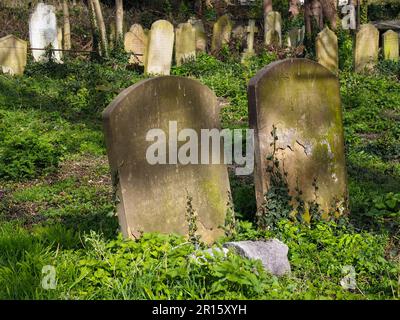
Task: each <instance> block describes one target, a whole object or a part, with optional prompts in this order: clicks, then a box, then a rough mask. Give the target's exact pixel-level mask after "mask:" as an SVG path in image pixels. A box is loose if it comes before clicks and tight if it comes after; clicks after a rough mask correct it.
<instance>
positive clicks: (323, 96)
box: [248, 59, 348, 217]
mask: <svg viewBox="0 0 400 320" xmlns="http://www.w3.org/2000/svg"><path fill="white" fill-rule="evenodd" d="M248 92H249V122H250V128H251V129H254V131H255V152H254V154H255V159H254V163H255V169H254V183H255V187H256V198H257V206H258V207H260V206H262V204H263V202H264V195H265V194H266V193H267V192H268V190H269V187H270V174H271V173H270V172H269V171H268V170H267V169H268V167H270V166H271V164H272V161H271V160H270V159H271V158H269V157H270V156H272V155H274V158H275V160H278V162H279V170H281V173H282V175H283V176H285V178H286V180H287V184H288V188H289V194H290V195H291V196H292V198H293V199H295V198H296V197H297V196H298V195H299V192H298V190H300V191H301V195H300V196H301V197H302V200H303V201H304V203H305V204H306V205H307V206H308V205H309V203H311V202H316V203H318V204H319V206H320V209H321V211H323V213H324V215H323V216H325V217H327V216H328V214H329V213H333V212H335V213H338V214H342V213H346V212H348V209H347V208H348V205H347V174H346V165H345V152H344V135H343V121H342V109H341V102H340V94H339V83H338V79H337V77H336V76H335V75H334V74H333V73H332V72H330V71H329V70H327V69H326V68H324V67H323V66H321V65H320V64H318V63H316V62H313V61H310V60H307V59H286V60H281V61H277V62H274V63H271V64H269V65H268V66H267V67H265V68H264V69H262V70H261V71H260V72H258V73H257V74H256V75H255V76H254V77H253V78H252V79H251V80H250V83H249V91H248ZM274 128H275V129H274ZM272 132H275V135H273V134H272ZM274 138H276V140H274ZM274 150H275V151H274ZM274 152H275V153H274ZM315 185H316V186H317V188H315ZM316 189H317V191H316ZM293 204H295V201H293ZM305 211H306V210H305Z"/></svg>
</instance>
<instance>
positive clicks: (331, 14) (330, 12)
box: [319, 0, 337, 30]
mask: <svg viewBox="0 0 400 320" xmlns="http://www.w3.org/2000/svg"><path fill="white" fill-rule="evenodd" d="M319 1H320V2H321V5H322V14H323V16H324V20H325V21H328V22H329V23H330V27H331V29H332V30H336V26H337V9H336V0H319Z"/></svg>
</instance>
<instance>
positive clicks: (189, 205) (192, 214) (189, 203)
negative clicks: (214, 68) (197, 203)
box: [186, 191, 200, 249]
mask: <svg viewBox="0 0 400 320" xmlns="http://www.w3.org/2000/svg"><path fill="white" fill-rule="evenodd" d="M186 193H187V194H186V221H187V223H188V228H189V230H188V236H189V242H190V243H192V244H193V245H194V247H195V248H196V249H198V248H199V246H200V236H199V235H197V234H196V232H197V216H198V215H197V212H196V210H195V209H194V208H193V197H192V196H191V195H190V194H189V193H188V192H187V191H186Z"/></svg>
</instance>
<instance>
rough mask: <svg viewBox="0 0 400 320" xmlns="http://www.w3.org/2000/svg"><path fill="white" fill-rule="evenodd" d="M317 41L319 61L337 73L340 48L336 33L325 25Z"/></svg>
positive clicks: (316, 47)
mask: <svg viewBox="0 0 400 320" xmlns="http://www.w3.org/2000/svg"><path fill="white" fill-rule="evenodd" d="M315 42H316V43H315V49H316V53H317V61H318V63H320V64H322V65H323V66H324V67H325V68H327V69H329V70H330V71H332V72H333V73H335V74H336V73H337V72H338V69H339V54H338V51H339V48H338V40H337V37H336V34H335V33H334V32H333V31H332V30H330V29H329V28H328V27H325V28H324V29H323V30H322V31H321V32H320V33H318V35H317V37H316V40H315Z"/></svg>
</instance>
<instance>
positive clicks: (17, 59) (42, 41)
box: [0, 3, 62, 74]
mask: <svg viewBox="0 0 400 320" xmlns="http://www.w3.org/2000/svg"><path fill="white" fill-rule="evenodd" d="M60 30H61V29H60V28H57V18H56V14H55V9H54V7H53V6H51V5H47V4H44V3H39V4H38V5H37V6H36V8H35V10H34V12H33V13H32V15H31V17H30V20H29V41H30V45H31V50H32V56H33V58H34V60H35V61H43V60H45V59H46V48H47V47H48V46H49V45H51V47H52V48H53V49H55V51H54V53H53V57H54V59H55V61H58V62H61V56H62V55H61V51H60V49H61V48H62V45H61V42H62V32H61V31H60ZM27 57H28V43H27V42H26V41H24V40H22V39H19V38H17V37H15V36H13V35H8V36H6V37H3V38H1V39H0V67H1V71H2V72H4V73H11V74H23V73H24V69H25V66H26V63H27Z"/></svg>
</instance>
